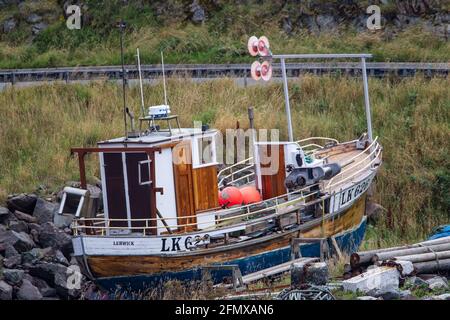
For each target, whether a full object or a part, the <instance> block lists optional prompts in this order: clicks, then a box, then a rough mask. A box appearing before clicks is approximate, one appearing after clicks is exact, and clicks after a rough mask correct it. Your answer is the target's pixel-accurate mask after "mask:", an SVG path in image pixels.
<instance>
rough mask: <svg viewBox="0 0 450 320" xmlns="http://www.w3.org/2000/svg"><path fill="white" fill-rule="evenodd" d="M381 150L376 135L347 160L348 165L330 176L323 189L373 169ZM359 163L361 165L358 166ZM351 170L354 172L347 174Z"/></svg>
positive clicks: (330, 187) (378, 161)
mask: <svg viewBox="0 0 450 320" xmlns="http://www.w3.org/2000/svg"><path fill="white" fill-rule="evenodd" d="M382 151H383V148H382V147H381V145H380V144H379V143H378V137H376V138H375V139H374V140H373V141H372V143H371V144H370V145H369V146H368V147H367V148H366V149H364V150H363V151H361V152H360V153H359V154H357V155H355V156H353V157H352V158H350V159H348V160H347V163H348V166H346V167H345V168H344V169H343V170H342V171H341V172H340V173H339V174H337V175H336V176H334V177H333V178H331V179H330V180H329V181H328V182H327V184H326V186H325V189H326V190H328V191H330V190H331V189H335V188H336V187H337V186H339V185H341V184H343V183H345V182H348V181H349V180H351V181H353V180H354V178H355V177H356V176H358V175H359V174H360V173H361V172H363V171H365V170H367V169H369V168H370V169H374V168H375V167H376V166H378V165H379V164H380V162H381V156H382ZM368 160H369V161H368ZM361 165H362V167H360V166H361ZM359 167H360V168H359ZM355 169H357V170H355ZM352 170H354V172H352V173H351V174H348V173H349V172H351V171H352Z"/></svg>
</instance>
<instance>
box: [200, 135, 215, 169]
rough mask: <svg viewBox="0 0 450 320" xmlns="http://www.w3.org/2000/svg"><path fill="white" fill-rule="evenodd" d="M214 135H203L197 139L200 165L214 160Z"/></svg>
mask: <svg viewBox="0 0 450 320" xmlns="http://www.w3.org/2000/svg"><path fill="white" fill-rule="evenodd" d="M213 148H214V146H213V141H212V137H202V138H199V139H197V151H198V159H199V165H202V164H210V163H213V162H214V151H213Z"/></svg>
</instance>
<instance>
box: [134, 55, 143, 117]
mask: <svg viewBox="0 0 450 320" xmlns="http://www.w3.org/2000/svg"><path fill="white" fill-rule="evenodd" d="M136 57H137V63H138V71H139V88H140V90H141V110H142V116H143V117H145V104H144V89H143V88H142V71H141V58H140V56H139V48H137V49H136Z"/></svg>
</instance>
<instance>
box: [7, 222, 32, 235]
mask: <svg viewBox="0 0 450 320" xmlns="http://www.w3.org/2000/svg"><path fill="white" fill-rule="evenodd" d="M9 229H10V230H14V231H15V232H24V233H28V232H29V231H30V230H29V229H28V224H27V223H26V222H25V221H12V222H11V223H10V224H9Z"/></svg>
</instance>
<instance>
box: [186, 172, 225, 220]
mask: <svg viewBox="0 0 450 320" xmlns="http://www.w3.org/2000/svg"><path fill="white" fill-rule="evenodd" d="M192 179H193V186H194V203H195V211H196V212H198V211H204V210H208V209H212V208H216V207H217V206H218V204H219V189H218V185H217V166H216V165H211V166H207V167H201V168H196V169H193V170H192Z"/></svg>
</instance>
